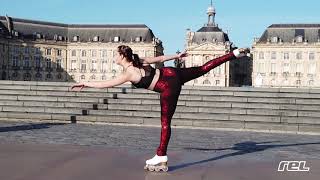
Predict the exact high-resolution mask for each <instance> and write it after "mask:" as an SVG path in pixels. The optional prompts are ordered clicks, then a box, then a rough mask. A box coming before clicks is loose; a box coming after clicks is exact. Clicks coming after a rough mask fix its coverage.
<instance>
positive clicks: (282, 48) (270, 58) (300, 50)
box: [252, 24, 320, 88]
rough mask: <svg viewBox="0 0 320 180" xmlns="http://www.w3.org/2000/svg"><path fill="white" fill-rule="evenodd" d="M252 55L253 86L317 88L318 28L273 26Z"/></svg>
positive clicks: (319, 71)
mask: <svg viewBox="0 0 320 180" xmlns="http://www.w3.org/2000/svg"><path fill="white" fill-rule="evenodd" d="M252 53H253V73H252V78H253V86H255V87H297V88H303V87H308V88H309V87H310V88H312V87H320V82H319V78H320V24H273V25H271V26H269V27H268V28H267V29H266V30H265V32H264V33H263V35H262V36H261V37H260V38H257V39H255V41H254V43H253V47H252Z"/></svg>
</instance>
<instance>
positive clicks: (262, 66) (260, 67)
mask: <svg viewBox="0 0 320 180" xmlns="http://www.w3.org/2000/svg"><path fill="white" fill-rule="evenodd" d="M258 72H259V73H264V63H259V64H258Z"/></svg>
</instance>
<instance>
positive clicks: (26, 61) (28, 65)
mask: <svg viewBox="0 0 320 180" xmlns="http://www.w3.org/2000/svg"><path fill="white" fill-rule="evenodd" d="M23 66H24V67H26V68H28V67H30V59H29V57H24V65H23Z"/></svg>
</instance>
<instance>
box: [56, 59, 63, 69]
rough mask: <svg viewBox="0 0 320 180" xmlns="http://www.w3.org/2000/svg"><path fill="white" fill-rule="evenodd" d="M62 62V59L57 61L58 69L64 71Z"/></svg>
mask: <svg viewBox="0 0 320 180" xmlns="http://www.w3.org/2000/svg"><path fill="white" fill-rule="evenodd" d="M61 63H62V60H61V59H57V69H58V70H61V69H62V64H61Z"/></svg>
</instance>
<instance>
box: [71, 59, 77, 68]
mask: <svg viewBox="0 0 320 180" xmlns="http://www.w3.org/2000/svg"><path fill="white" fill-rule="evenodd" d="M76 69H77V61H76V60H72V61H71V70H76Z"/></svg>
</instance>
